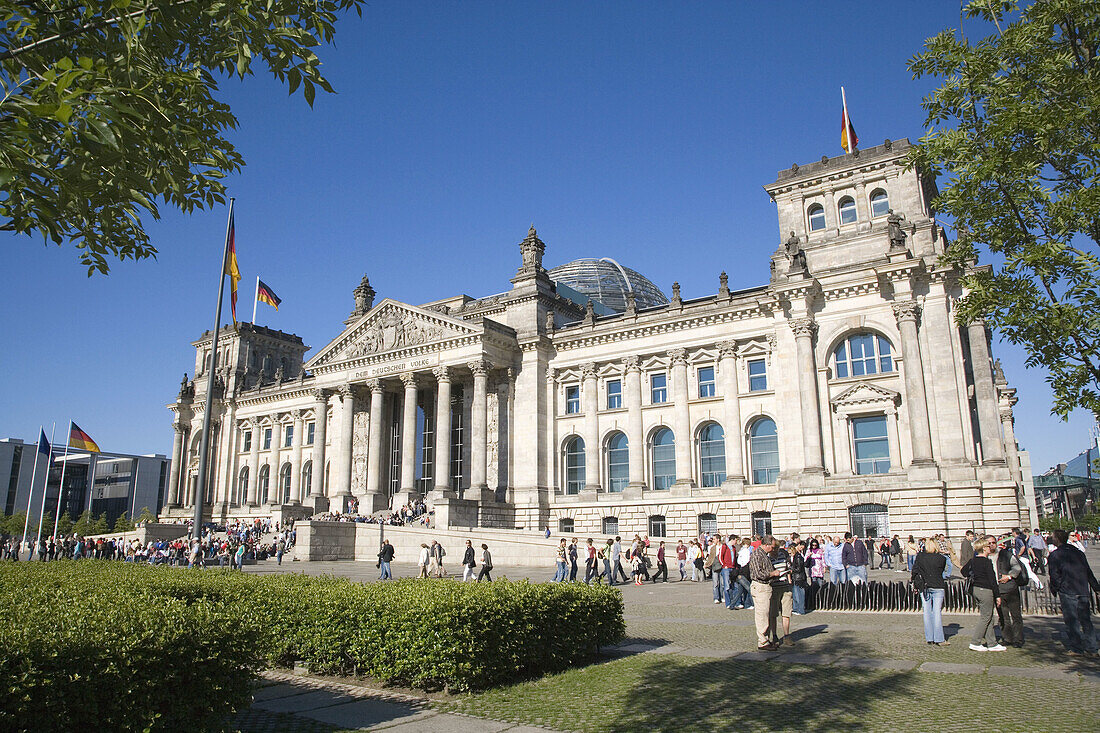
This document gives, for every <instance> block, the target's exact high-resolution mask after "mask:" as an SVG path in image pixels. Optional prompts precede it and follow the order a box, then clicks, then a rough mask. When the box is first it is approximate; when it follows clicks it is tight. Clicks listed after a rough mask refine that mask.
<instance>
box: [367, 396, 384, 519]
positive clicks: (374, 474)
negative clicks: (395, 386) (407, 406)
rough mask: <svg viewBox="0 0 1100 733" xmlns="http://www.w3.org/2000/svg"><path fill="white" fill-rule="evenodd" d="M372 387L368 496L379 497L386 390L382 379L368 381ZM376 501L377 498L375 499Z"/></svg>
mask: <svg viewBox="0 0 1100 733" xmlns="http://www.w3.org/2000/svg"><path fill="white" fill-rule="evenodd" d="M367 386H368V387H369V388H370V435H369V436H368V438H367V440H368V443H367V496H372V497H377V496H381V495H382V494H383V491H382V405H383V402H384V401H385V394H386V393H385V391H384V390H383V389H382V380H381V379H372V380H370V381H369V382H367ZM374 501H375V502H376V503H377V502H378V500H377V499H375V500H374Z"/></svg>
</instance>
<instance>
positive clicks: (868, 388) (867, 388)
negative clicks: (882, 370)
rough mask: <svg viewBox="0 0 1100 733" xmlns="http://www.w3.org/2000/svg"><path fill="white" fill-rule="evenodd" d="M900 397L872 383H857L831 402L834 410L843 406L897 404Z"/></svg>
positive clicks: (890, 390) (892, 391)
mask: <svg viewBox="0 0 1100 733" xmlns="http://www.w3.org/2000/svg"><path fill="white" fill-rule="evenodd" d="M899 396H900V395H898V393H897V392H895V391H894V390H892V389H887V388H886V387H882V386H879V385H877V384H874V383H872V382H856V383H855V384H853V385H852V386H851V387H848V388H847V389H845V390H844V391H843V392H841V393H840V394H838V395H837V396H836V397H834V398H833V399H832V400H831V402H832V405H833V407H834V408H835V407H839V406H842V405H870V404H875V403H879V404H882V403H886V402H890V403H893V404H897V401H898V398H899Z"/></svg>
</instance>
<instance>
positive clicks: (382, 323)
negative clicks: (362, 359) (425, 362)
mask: <svg viewBox="0 0 1100 733" xmlns="http://www.w3.org/2000/svg"><path fill="white" fill-rule="evenodd" d="M442 336H443V329H442V328H440V327H439V326H437V325H435V324H432V323H428V322H425V321H422V320H419V319H417V318H414V317H413V316H411V315H409V314H408V313H402V312H401V311H397V310H389V311H386V312H384V313H382V314H381V315H380V317H379V318H378V320H376V321H374V322H373V323H371V324H370V325H369V326H368V327H367V328H366V330H364V331H363V333H362V334H360V336H359V338H358V340H357V341H356V343H355V344H353V345H352V346H351V348H350V349H348V353H347V355H348V356H349V357H350V356H364V355H366V354H375V353H378V352H380V351H392V350H393V349H400V348H404V347H406V346H418V345H420V344H425V343H428V342H429V341H435V340H438V339H439V338H441V337H442Z"/></svg>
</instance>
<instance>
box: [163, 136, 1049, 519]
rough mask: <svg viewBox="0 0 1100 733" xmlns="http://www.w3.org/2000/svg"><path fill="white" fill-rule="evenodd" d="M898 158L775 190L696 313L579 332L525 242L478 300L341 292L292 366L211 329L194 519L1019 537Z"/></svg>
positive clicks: (828, 167)
mask: <svg viewBox="0 0 1100 733" xmlns="http://www.w3.org/2000/svg"><path fill="white" fill-rule="evenodd" d="M908 148H909V143H908V141H906V140H899V141H892V142H891V141H887V142H886V143H884V144H883V145H881V146H878V147H875V148H871V149H869V150H864V151H857V152H856V153H852V154H849V155H844V156H840V157H837V158H822V160H821V161H820V162H815V163H812V164H810V165H807V166H801V167H800V166H792V167H791V168H790V169H788V170H784V171H781V172H780V173H779V175H778V177H777V180H776V181H775V182H774V183H772V184H770V185H768V186H766V187H765V190H766V191H767V192H768V194H769V195H770V196H771V198H772V200H773V201H774V202H775V204H776V206H777V209H778V215H779V226H780V232H781V237H780V242H781V243H780V244H779V246H778V248H777V249H776V250H775V252H774V254H773V255H772V258H771V273H770V275H769V276H768V282H767V284H765V285H761V286H759V287H754V288H750V289H746V290H741V291H735V292H731V291H730V290H729V287H728V284H727V279H726V277H725V274H724V273H723V274H722V276H721V277H720V278H719V282H718V290H717V293H716V294H714V295H708V296H705V297H699V298H687V299H685V298H682V297H681V295H680V292H679V286H678V285H674V286H673V293H672V297H671V299H670V300H669V302H668V303H667V304H662V305H659V306H650V307H646V308H639V307H637V305H636V303H635V298H634V297H633V295H632V293H631V292H625V293H624V294H623V298H622V302H624V303H625V308H623V309H622V310H621V311H617V310H615V309H611V308H607V307H601V308H599V309H598V310H599V311H600V313H597V308H596V307H595V306H594V305H593V304H592V302H591V301H589V302H583V301H584V298H583V295H584V294H580V295H581V296H582V297H578V291H576V290H574V289H573V288H565V287H563V288H561V289H560V292H559V289H558V288H557V287H556V286H555V283H554V281H553V280H552V279H551V278H550V276H549V275H548V273H547V271H546V269H544V267H543V264H542V258H543V254H544V252H545V251H546V246H545V244H544V243H543V242H542V241H541V240H540V239H539V238H538V235H537V233H536V232H535V230H534V228H533V227H532V228H531V230H530V232H528V235H527V237H526V238H525V239H524V240H523V241H522V242H521V243H520V245H519V246H520V257H519V258H518V259H519V263H520V266H519V269H518V271H517V272H516V274H515V276H514V277H513V278H512V280H511V288H509V289H508V290H506V291H504V292H502V293H500V294H497V295H492V296H488V297H483V298H471V297H469V296H466V295H460V296H455V297H452V298H448V299H445V300H439V301H434V302H431V303H427V304H424V305H419V306H416V305H409V304H405V303H399V302H396V301H393V300H390V299H383V300H382V301H381V302H379V303H377V304H375V303H374V297H375V292H374V289H373V288H371V287H370V284H369V282H367V280H366V278H364V280H363V283H361V284H360V286H359V287H358V288H356V290H355V293H354V295H355V309H354V310H353V312H352V315H351V316H350V317H349V318H348V320H347V321H346V322H345V326H346V327H345V328H344V329H343V330H342V331H341V332H340V334H339V335H338V336H337V337H336V338H335V339H333V340H332V341H331V342H330V343H329V344H327V345H326V346H324V347H323V348H321V349H320V350H319V351H318V352H317V353H316V354H314V355H313V356H312V357H311V358H310V359H308V360H307V361H304V363H303V356H304V354H305V352H306V351H307V347H306V346H305V345H304V344H303V343H302V341H301V339H300V338H298V337H297V336H292V335H289V334H284V333H280V332H277V331H271V330H269V329H264V328H260V327H253V326H251V325H250V324H240V325H239V326H229V327H226V329H225V331H224V332H223V334H222V335H221V336H220V338H219V341H220V342H221V343H223V344H225V346H224V347H223V348H221V349H219V350H220V351H222V352H223V353H222V354H221V358H220V359H219V361H218V363H217V365H215V366H214V367H213V368H214V369H215V374H216V378H217V384H218V390H217V392H216V395H217V402H216V404H215V406H214V409H215V410H216V414H215V415H213V416H212V417H213V420H214V424H215V425H216V426H217V432H216V433H215V434H214V435H215V438H216V439H215V440H214V441H213V463H212V464H211V465H212V466H213V469H212V479H211V482H210V486H209V487H208V489H207V492H206V496H207V501H208V503H210V504H211V508H212V512H213V516H214V517H217V518H223V517H230V516H259V515H278V516H281V517H291V516H299V515H301V516H305V515H307V514H309V513H312V512H314V511H319V510H325V509H334V510H340V511H345V510H347V509H349V508H351V507H354V508H357V509H358V511H360V512H361V513H367V512H373V511H378V510H382V509H385V508H388V507H390V506H391V504H400V503H404V502H405V501H408V500H409V499H410V498H413V497H417V496H426V498H427V500H428V502H429V503H430V504H431V505H433V506H434V507H435V509H436V514H437V519H438V522H439V523H440V524H441V525H445V526H455V527H472V526H480V527H488V528H524V529H537V528H542V527H545V526H551V527H553V528H554V529H555V530H560V531H564V532H575V533H577V534H584V535H585V536H587V535H595V534H600V533H605V532H606V531H611V532H619V533H624V534H626V533H635V532H638V533H641V532H648V533H650V534H652V535H660V534H664V535H666V536H669V537H686V536H688V535H693V534H696V533H698V532H699V531H700V529H701V528H702V529H706V528H714V527H717V528H721V529H723V530H725V531H735V532H738V533H743V532H749V531H774V532H775V533H787V532H790V531H794V530H798V531H802V532H819V531H820V532H835V531H843V530H847V529H849V528H851V527H855V528H856V529H857V530H859V529H863V530H864V531H869V532H874V533H883V532H887V531H888V532H890V533H891V534H892V533H901V534H908V533H911V532H912V533H921V534H924V533H931V532H947V533H949V534H951V535H958V534H961V533H962V532H963V531H965V530H966V529H971V528H973V529H976V530H985V531H1002V530H1005V529H1007V528H1009V527H1012V526H1015V525H1017V524H1018V523H1020V521H1021V519H1020V517H1021V512H1023V515H1022V516H1023V517H1024V523H1026V521H1027V516H1028V515H1027V509H1026V506H1025V499H1024V489H1023V475H1022V472H1021V470H1020V461H1021V456H1020V452H1019V451H1018V449H1017V446H1016V442H1015V437H1014V435H1013V431H1012V406H1013V405H1014V404H1015V401H1016V398H1015V390H1013V389H1011V388H1010V387H1009V386H1008V383H1007V380H1006V379H1005V377H1004V374H1003V373H1002V372H1001V370H1000V368H999V365H998V364H996V363H995V362H994V361H993V360H992V357H991V354H990V339H989V334H988V332H987V330H986V328H985V326H984V324H982V323H972V324H968V325H966V326H965V327H960V326H959V325H958V324H956V323H955V320H954V305H955V303H956V302H957V301H958V299H959V298H961V297H962V296H963V295H964V292H963V289H962V286H961V283H960V277H961V275H962V274H963V273H962V272H961V271H959V270H955V269H947V268H943V267H941V266H940V265H939V264H938V255H939V254H940V253H941V252H942V251H943V248H944V246H945V240H944V232H943V230H942V228H941V227H940V226H939V225H938V224H937V223H936V220H935V218H934V216H933V214H932V211H931V208H930V205H929V201H930V199H931V198H932V196H933V195H934V192H935V183H934V181H933V180H932V179H930V178H929V177H927V176H926V175H924V174H923V173H921V172H920V171H912V170H910V171H907V170H906V169H905V167H904V159H905V155H906V152H907V150H908ZM620 269H621V268H620ZM628 289H629V285H628ZM195 346H196V350H197V354H198V356H197V360H196V364H197V366H198V368H199V369H198V378H197V380H186V379H185V381H184V384H183V385H182V387H181V391H180V395H179V398H178V399H177V400H176V402H175V403H173V404H172V405H170V406H169V408H170V409H171V410H172V411H173V412H174V413H175V415H176V420H175V425H176V442H175V444H174V449H173V469H172V472H171V480H170V490H169V504H170V505H171V506H173V507H179V509H178V510H175V509H174V510H172V511H179V512H181V513H186V512H188V511H190V510H187V509H186V505H187V503H188V502H189V501H191V497H192V496H193V493H194V478H193V476H194V474H195V471H194V468H195V466H196V464H197V461H198V456H197V446H198V434H199V432H200V430H201V422H202V414H203V410H204V409H205V406H204V401H203V399H202V396H203V395H205V381H204V378H205V377H206V376H208V372H207V371H206V370H207V369H209V368H210V367H209V362H208V361H207V355H208V353H209V346H210V334H209V333H208V334H204V336H203V338H201V339H199V341H196V342H195ZM223 365H224V366H223ZM288 430H289V433H288ZM440 436H450V440H441V439H440ZM1025 458H1026V457H1025ZM322 466H323V467H324V468H323V469H321V468H320V467H322Z"/></svg>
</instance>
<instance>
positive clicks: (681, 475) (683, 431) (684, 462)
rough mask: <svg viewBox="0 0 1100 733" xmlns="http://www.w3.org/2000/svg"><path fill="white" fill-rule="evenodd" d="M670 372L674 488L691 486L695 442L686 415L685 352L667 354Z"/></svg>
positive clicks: (688, 418) (686, 377) (686, 374)
mask: <svg viewBox="0 0 1100 733" xmlns="http://www.w3.org/2000/svg"><path fill="white" fill-rule="evenodd" d="M668 359H669V362H670V364H671V370H670V371H671V372H672V403H673V405H674V408H675V409H674V411H673V413H672V429H673V432H674V433H675V434H676V486H688V487H690V486H693V485H694V482H693V481H692V479H691V474H692V460H691V448H692V446H693V445H694V443H695V441H694V440H693V439H692V435H691V416H690V415H689V414H688V367H687V351H685V350H684V349H672V350H671V351H669V352H668Z"/></svg>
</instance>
